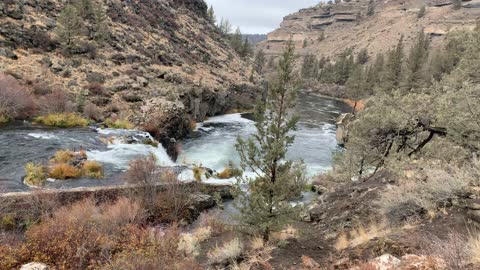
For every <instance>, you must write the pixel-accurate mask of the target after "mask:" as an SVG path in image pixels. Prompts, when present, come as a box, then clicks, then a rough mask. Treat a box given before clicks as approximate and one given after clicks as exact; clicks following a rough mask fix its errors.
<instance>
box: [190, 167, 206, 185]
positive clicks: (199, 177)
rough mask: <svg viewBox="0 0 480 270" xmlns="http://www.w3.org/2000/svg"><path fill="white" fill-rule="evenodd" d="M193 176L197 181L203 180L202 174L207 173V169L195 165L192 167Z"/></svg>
mask: <svg viewBox="0 0 480 270" xmlns="http://www.w3.org/2000/svg"><path fill="white" fill-rule="evenodd" d="M192 172H193V178H194V179H195V181H197V182H202V176H203V175H204V174H205V169H204V168H202V167H201V166H198V165H195V166H193V168H192Z"/></svg>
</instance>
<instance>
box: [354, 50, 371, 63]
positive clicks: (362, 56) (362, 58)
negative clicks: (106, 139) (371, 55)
mask: <svg viewBox="0 0 480 270" xmlns="http://www.w3.org/2000/svg"><path fill="white" fill-rule="evenodd" d="M367 62H368V50H367V48H363V49H361V50H360V52H358V55H357V64H360V65H363V64H365V63H367Z"/></svg>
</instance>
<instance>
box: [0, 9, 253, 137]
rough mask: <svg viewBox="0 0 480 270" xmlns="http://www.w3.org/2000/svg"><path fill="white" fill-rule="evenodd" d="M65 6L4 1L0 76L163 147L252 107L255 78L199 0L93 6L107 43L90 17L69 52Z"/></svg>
mask: <svg viewBox="0 0 480 270" xmlns="http://www.w3.org/2000/svg"><path fill="white" fill-rule="evenodd" d="M76 2H77V1H74V3H76ZM64 3H65V1H60V0H41V1H40V0H7V1H1V3H0V72H4V73H7V74H10V75H13V76H14V77H16V78H17V79H19V80H20V81H22V82H23V83H24V84H26V85H29V86H31V87H32V88H39V85H42V86H43V88H47V89H61V90H64V91H66V92H68V93H69V95H70V96H71V98H72V100H82V99H86V100H87V101H89V102H92V103H94V104H95V105H96V106H98V109H99V110H100V113H101V116H99V117H98V118H101V119H105V118H108V117H110V116H111V115H112V114H115V115H118V116H119V117H120V118H127V119H128V120H130V121H131V122H132V123H134V124H135V125H136V126H137V127H148V128H147V129H148V130H150V131H152V132H155V133H156V134H157V135H158V137H159V138H162V139H168V138H171V137H175V138H178V137H182V136H184V135H185V134H186V133H187V132H188V131H189V128H190V127H191V122H192V121H201V120H203V119H204V118H205V117H207V116H212V115H215V114H219V113H223V112H226V111H228V110H231V109H237V108H240V107H244V106H248V105H249V104H251V100H252V99H253V97H254V96H255V89H256V87H255V85H253V84H250V83H249V82H248V76H249V75H250V71H249V70H246V69H245V67H246V66H247V65H245V63H244V62H243V61H242V60H241V59H240V58H239V57H238V56H237V55H236V54H235V53H234V52H233V50H231V49H230V48H229V47H228V45H227V43H226V42H225V40H224V37H223V36H222V35H221V34H220V32H219V31H218V30H217V29H216V27H215V26H214V25H213V24H211V23H210V22H209V21H208V20H207V15H206V14H207V6H206V4H205V3H204V1H203V0H142V1H127V0H99V1H96V2H93V0H90V3H93V4H95V3H98V4H99V6H100V7H101V8H103V9H104V11H105V15H106V18H105V21H104V23H105V28H106V29H104V32H105V33H104V34H105V35H106V40H105V42H102V43H100V42H98V41H97V40H96V39H95V32H94V31H93V29H94V26H95V25H94V23H93V22H92V21H93V20H92V19H91V17H93V15H92V16H90V18H89V17H88V16H86V17H84V19H83V24H84V27H83V28H82V29H81V31H80V33H79V36H78V37H77V38H76V40H75V45H74V48H73V49H70V50H69V51H68V52H66V50H65V45H64V44H63V43H60V41H61V40H60V38H59V35H58V31H57V30H58V29H59V27H60V26H59V14H60V12H61V11H62V10H63V9H64V7H65V4H64ZM246 74H248V75H246ZM40 92H48V91H40ZM189 126H190V127H189Z"/></svg>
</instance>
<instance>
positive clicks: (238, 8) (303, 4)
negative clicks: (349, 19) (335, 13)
mask: <svg viewBox="0 0 480 270" xmlns="http://www.w3.org/2000/svg"><path fill="white" fill-rule="evenodd" d="M205 1H206V2H207V4H208V5H209V6H210V5H213V9H214V10H215V13H216V16H217V19H218V20H220V19H221V18H222V17H223V18H226V19H228V20H229V21H230V22H231V23H232V24H233V25H234V26H239V27H240V29H241V30H242V32H243V33H248V34H266V33H268V32H270V31H272V30H274V29H275V28H277V27H278V26H279V25H280V23H281V22H282V19H283V17H285V16H286V15H288V14H290V13H293V12H296V11H298V10H299V9H302V8H307V7H311V6H314V5H316V4H318V3H319V1H318V0H205Z"/></svg>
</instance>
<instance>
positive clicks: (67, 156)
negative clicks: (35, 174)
mask: <svg viewBox="0 0 480 270" xmlns="http://www.w3.org/2000/svg"><path fill="white" fill-rule="evenodd" d="M74 157H75V153H74V152H72V151H68V150H59V151H57V152H56V153H55V155H54V156H53V158H52V159H51V160H50V162H51V163H69V162H70V161H72V159H73V158H74Z"/></svg>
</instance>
